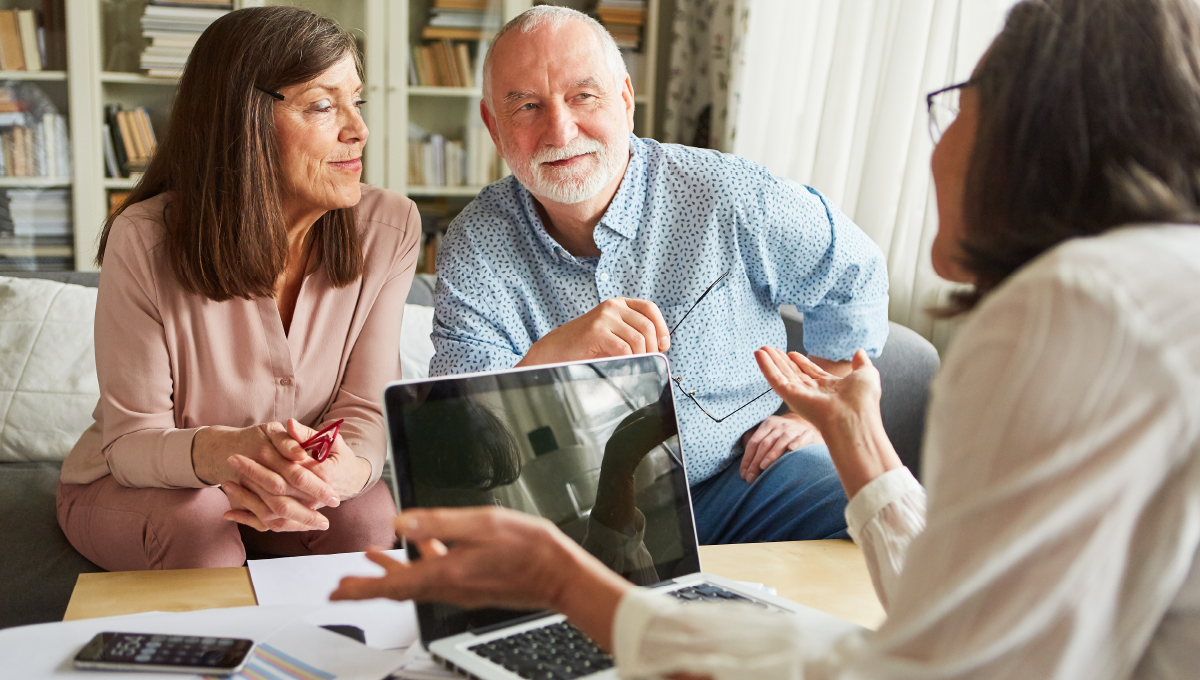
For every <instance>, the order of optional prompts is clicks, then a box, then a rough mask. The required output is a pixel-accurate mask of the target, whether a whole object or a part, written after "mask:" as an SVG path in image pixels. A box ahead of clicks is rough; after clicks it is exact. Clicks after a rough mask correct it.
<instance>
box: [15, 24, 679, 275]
mask: <svg viewBox="0 0 1200 680" xmlns="http://www.w3.org/2000/svg"><path fill="white" fill-rule="evenodd" d="M59 1H60V2H61V3H62V6H63V7H64V23H65V38H64V39H63V42H65V46H66V60H65V66H66V68H65V69H64V70H42V71H20V70H0V81H16V82H31V83H34V84H36V85H37V86H38V87H39V88H40V89H42V90H43V91H44V92H45V94H46V95H47V96H48V97H49V99H50V100H51V101H52V102H53V103H54V105H55V106H56V107H57V108H58V111H59V112H60V113H61V114H63V115H64V116H65V117H66V120H67V125H68V128H69V130H70V152H71V160H72V165H71V173H70V175H69V176H66V177H7V176H0V191H7V190H10V189H38V190H41V189H46V190H61V189H69V190H70V196H71V205H70V215H71V221H72V224H73V236H72V237H70V238H68V239H66V241H67V242H68V243H69V245H56V246H54V252H53V256H55V257H69V258H71V261H72V262H73V265H74V268H75V269H76V270H81V271H88V270H94V269H95V263H94V259H95V253H96V246H97V244H98V241H99V236H100V232H101V229H102V228H103V224H104V220H105V217H106V216H107V214H108V209H109V201H110V196H111V194H112V193H113V192H124V191H129V190H131V189H132V188H133V187H134V186H135V185H136V183H137V180H136V179H131V178H128V177H106V175H105V154H104V141H103V125H104V123H105V116H104V107H105V106H106V105H109V104H121V105H122V106H123V107H125V108H127V109H131V108H134V107H145V109H146V111H147V113H148V117H149V119H150V122H151V125H152V127H153V128H154V131H155V133H156V134H157V136H158V137H159V138H160V139H161V136H162V133H163V131H164V130H165V127H166V121H167V118H168V116H169V113H170V110H171V106H172V105H173V103H174V97H175V89H176V87H177V85H178V78H176V77H152V76H149V75H146V73H145V72H144V71H143V70H142V69H140V68H139V66H140V63H139V56H140V50H141V49H142V46H143V45H144V44H145V41H144V40H143V39H142V36H141V25H140V19H141V17H142V14H143V12H144V8H145V5H146V4H147V0H59ZM43 2H44V0H0V10H8V9H41V8H42V6H43ZM434 2H435V0H232V5H233V7H234V8H235V9H240V8H242V7H251V6H261V5H272V4H288V5H298V6H301V7H305V8H308V9H311V10H313V11H315V12H317V13H320V14H322V15H325V16H328V17H330V18H332V19H334V20H336V21H338V22H339V23H340V24H341V25H343V26H345V27H346V28H348V29H349V30H351V32H352V33H354V35H355V36H356V37H357V38H358V41H359V46H360V50H361V52H362V57H363V63H364V72H365V78H364V81H365V82H364V98H365V99H366V100H367V101H368V105H367V106H366V107H364V110H363V117H364V118H365V119H366V123H367V126H368V127H369V128H370V130H371V139H370V141H369V142H368V144H367V146H366V150H365V152H364V157H363V181H364V182H367V183H369V184H374V185H377V186H382V187H386V188H389V189H392V190H394V191H397V192H399V193H403V194H406V195H408V196H411V197H413V198H414V199H416V200H418V202H419V203H421V206H422V208H423V209H424V208H425V207H426V206H432V207H433V208H434V210H432V211H431V215H430V216H431V218H432V219H433V220H434V221H435V222H439V223H440V224H442V225H444V224H445V223H446V222H447V221H448V218H449V217H452V216H453V215H454V214H455V213H457V211H458V210H460V209H461V208H462V207H463V206H465V205H466V203H468V202H469V201H470V200H471V199H472V198H473V197H474V196H475V195H476V194H477V193H478V192H479V191H480V190H481V189H482V188H483V187H482V185H481V184H472V183H468V184H465V185H461V186H430V185H427V184H424V183H420V184H419V183H416V182H413V183H411V184H410V182H409V179H410V178H409V173H408V169H409V167H408V166H409V129H410V123H415V124H416V125H418V126H420V127H421V128H423V129H425V130H427V131H428V132H430V133H437V134H441V135H442V136H443V137H444V138H445V139H448V140H463V141H465V139H466V136H467V131H468V130H469V129H470V128H472V127H476V128H478V127H482V123H481V122H480V121H479V113H478V109H479V101H480V98H481V97H482V92H481V90H480V89H479V88H478V87H439V86H429V85H413V84H411V83H410V82H409V60H410V58H411V57H410V55H411V48H412V46H413V45H420V44H421V43H423V42H424V40H423V38H422V30H423V29H424V27H425V26H426V24H427V22H428V20H429V17H430V9H431V8H432V7H433V5H434ZM582 2H583V3H584V4H585V5H588V4H589V3H590V5H589V7H593V8H594V7H595V5H596V0H582ZM533 4H535V0H489V4H488V10H489V11H491V12H495V13H497V14H498V17H499V21H500V22H506V21H508V20H509V19H511V18H512V17H515V16H516V15H517V14H519V13H521V12H523V11H524V10H526V9H528V8H529V7H531V6H532V5H533ZM539 4H540V3H539ZM554 4H565V5H571V6H574V5H578V4H579V2H578V0H554ZM659 7H660V0H647V1H646V10H647V11H646V15H645V22H644V25H643V28H642V53H643V55H644V56H643V57H642V58H643V59H644V60H645V64H644V66H643V68H642V69H641V70H642V74H643V76H642V79H641V82H639V83H637V84H636V98H635V101H636V103H637V106H638V111H637V114H636V116H635V132H637V134H639V135H641V136H653V134H654V128H653V124H654V120H655V97H654V96H653V93H654V92H655V91H656V82H655V80H656V75H657V73H658V68H657V54H658V52H659V49H658V38H659V29H658V27H659V25H660V17H659V12H660V9H659ZM118 45H123V47H120V48H119V49H118ZM131 46H132V47H131ZM476 51H477V48H476ZM472 57H473V58H474V59H477V58H478V55H477V54H473V55H472ZM472 84H473V85H477V83H472ZM67 251H69V253H70V254H69V255H64V254H63V253H64V252H67ZM2 274H3V270H2V265H0V275H2Z"/></svg>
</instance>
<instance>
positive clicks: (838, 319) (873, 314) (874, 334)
mask: <svg viewBox="0 0 1200 680" xmlns="http://www.w3.org/2000/svg"><path fill="white" fill-rule="evenodd" d="M801 311H803V312H804V351H806V352H808V353H809V354H813V355H816V356H818V357H821V358H822V359H828V360H830V361H849V360H850V359H852V358H853V357H854V353H855V352H857V351H858V350H859V349H865V350H866V351H867V356H869V357H871V358H872V359H876V358H878V357H879V355H880V353H882V352H883V345H884V344H885V343H886V342H887V337H888V330H889V329H890V327H889V326H888V298H887V297H886V296H884V297H883V298H882V299H880V300H872V301H869V302H855V303H851V304H845V305H821V306H819V307H815V308H813V309H808V310H801Z"/></svg>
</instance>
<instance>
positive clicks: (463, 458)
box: [384, 355, 700, 644]
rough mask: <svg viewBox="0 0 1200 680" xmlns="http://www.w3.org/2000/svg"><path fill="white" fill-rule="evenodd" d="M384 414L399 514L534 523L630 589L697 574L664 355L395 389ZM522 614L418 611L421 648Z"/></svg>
mask: <svg viewBox="0 0 1200 680" xmlns="http://www.w3.org/2000/svg"><path fill="white" fill-rule="evenodd" d="M384 408H385V409H386V411H387V421H388V429H389V435H390V441H391V446H392V456H393V460H394V462H395V467H396V482H397V487H398V489H397V490H398V495H399V500H400V507H402V508H417V507H461V506H479V505H498V506H503V507H506V508H512V509H514V510H520V511H522V512H526V513H529V514H532V515H537V516H540V517H544V518H546V519H548V520H550V521H552V522H554V524H556V525H557V526H558V527H559V528H560V529H561V530H562V531H563V532H564V533H565V534H566V535H567V536H570V537H571V538H572V539H574V540H575V541H577V542H578V543H579V544H580V545H582V546H583V547H584V548H585V549H587V550H588V551H589V552H590V553H592V554H593V555H595V556H596V557H598V558H599V559H600V560H601V561H602V562H604V563H605V564H607V565H608V566H609V567H611V568H612V569H613V570H614V571H616V572H617V573H619V574H621V575H622V576H624V577H625V578H627V579H629V580H630V581H631V582H633V583H635V584H637V585H650V584H653V583H657V582H659V581H663V580H666V579H670V578H673V577H676V576H683V575H686V574H693V573H696V572H698V571H700V558H699V554H698V551H697V548H696V533H695V528H694V527H693V524H692V511H691V500H690V496H689V494H688V485H687V477H686V475H685V474H684V469H683V463H682V461H683V453H682V450H681V447H680V443H679V436H678V424H677V422H676V419H675V409H674V399H673V395H672V393H671V382H670V374H669V372H668V368H667V361H666V359H665V357H663V356H662V355H645V356H636V357H628V358H617V359H609V360H603V361H596V362H591V363H574V364H565V365H558V366H551V367H536V368H530V369H514V370H512V371H504V372H500V373H488V374H474V375H466V376H461V377H456V376H448V377H445V378H436V379H430V380H422V381H414V382H411V383H394V384H392V385H389V386H388V387H387V389H386V390H385V391H384ZM408 551H409V557H410V558H416V557H417V556H418V554H417V552H416V548H415V546H412V545H410V546H409V547H408ZM530 613H531V612H527V611H513V610H501V609H485V610H470V611H468V610H463V609H460V608H458V607H454V606H451V605H447V604H424V605H418V607H417V616H418V619H419V621H420V626H421V637H422V640H423V641H424V642H425V643H426V644H428V643H429V642H432V641H433V640H437V639H440V638H443V637H447V636H450V635H456V634H458V633H462V632H464V631H467V630H479V629H483V628H490V627H493V626H495V625H497V624H502V623H505V622H508V621H511V620H513V619H517V618H520V617H523V616H527V615H529V614H530Z"/></svg>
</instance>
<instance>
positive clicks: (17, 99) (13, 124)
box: [0, 81, 71, 178]
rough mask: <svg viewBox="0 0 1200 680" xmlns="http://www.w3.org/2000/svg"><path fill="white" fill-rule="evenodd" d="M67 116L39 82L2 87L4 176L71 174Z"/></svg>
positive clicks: (0, 163) (0, 165)
mask: <svg viewBox="0 0 1200 680" xmlns="http://www.w3.org/2000/svg"><path fill="white" fill-rule="evenodd" d="M70 174H71V144H70V135H69V132H68V130H67V119H66V118H65V117H64V116H62V115H60V114H59V113H58V112H57V111H56V110H55V109H54V107H53V105H52V104H51V103H50V102H49V99H48V98H47V97H46V94H45V93H44V92H42V91H41V89H39V88H38V87H37V86H36V85H33V84H31V83H25V82H12V81H9V82H8V84H6V85H2V86H0V177H63V178H65V177H69V176H70Z"/></svg>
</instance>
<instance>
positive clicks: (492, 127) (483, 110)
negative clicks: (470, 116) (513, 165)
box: [479, 99, 503, 155]
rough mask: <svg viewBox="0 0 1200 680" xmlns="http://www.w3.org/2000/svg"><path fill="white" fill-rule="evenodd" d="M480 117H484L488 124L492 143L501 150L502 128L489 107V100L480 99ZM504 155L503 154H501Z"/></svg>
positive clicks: (484, 121)
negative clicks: (497, 123)
mask: <svg viewBox="0 0 1200 680" xmlns="http://www.w3.org/2000/svg"><path fill="white" fill-rule="evenodd" d="M479 117H480V118H482V119H483V124H484V125H486V126H487V129H488V134H489V135H491V136H492V143H493V144H495V145H496V151H497V152H499V151H500V128H499V126H497V125H496V117H495V116H494V115H492V112H491V110H490V109H488V105H487V100H486V99H480V100H479ZM501 155H503V154H501Z"/></svg>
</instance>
